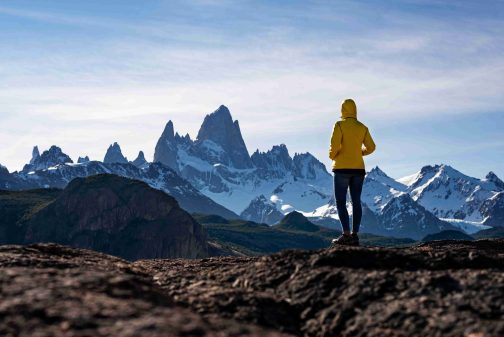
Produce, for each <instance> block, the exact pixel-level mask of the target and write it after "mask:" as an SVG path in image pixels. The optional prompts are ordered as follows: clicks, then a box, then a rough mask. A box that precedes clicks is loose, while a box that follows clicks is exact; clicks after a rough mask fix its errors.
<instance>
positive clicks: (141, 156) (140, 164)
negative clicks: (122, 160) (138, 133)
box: [132, 151, 147, 167]
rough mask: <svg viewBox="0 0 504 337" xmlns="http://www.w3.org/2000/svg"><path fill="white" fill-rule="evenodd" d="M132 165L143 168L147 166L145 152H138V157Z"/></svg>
mask: <svg viewBox="0 0 504 337" xmlns="http://www.w3.org/2000/svg"><path fill="white" fill-rule="evenodd" d="M132 164H133V165H135V166H136V167H143V166H144V165H145V164H147V160H145V155H144V153H143V151H140V152H138V156H137V157H136V159H135V160H133V162H132Z"/></svg>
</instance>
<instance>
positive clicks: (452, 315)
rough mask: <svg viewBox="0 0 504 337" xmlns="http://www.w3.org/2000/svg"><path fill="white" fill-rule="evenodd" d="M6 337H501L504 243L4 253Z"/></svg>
mask: <svg viewBox="0 0 504 337" xmlns="http://www.w3.org/2000/svg"><path fill="white" fill-rule="evenodd" d="M0 269H1V271H0V336H288V335H294V336H467V337H486V336H492V337H493V336H504V320H503V319H502V318H503V317H504V240H480V241H471V242H469V241H467V242H455V241H443V242H432V243H426V244H423V245H420V246H417V247H413V248H400V249H399V248H398V249H385V248H358V247H346V248H345V247H341V248H334V249H328V250H320V251H284V252H282V253H279V254H274V255H270V256H263V257H258V258H244V257H219V258H207V259H202V260H180V259H177V260H141V261H137V262H134V263H128V262H126V261H124V260H121V259H118V258H115V257H111V256H108V255H103V254H100V253H95V252H91V251H86V250H78V249H71V248H67V247H63V246H57V245H32V246H26V247H21V246H2V247H0Z"/></svg>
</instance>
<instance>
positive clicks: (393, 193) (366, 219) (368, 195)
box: [304, 167, 455, 239]
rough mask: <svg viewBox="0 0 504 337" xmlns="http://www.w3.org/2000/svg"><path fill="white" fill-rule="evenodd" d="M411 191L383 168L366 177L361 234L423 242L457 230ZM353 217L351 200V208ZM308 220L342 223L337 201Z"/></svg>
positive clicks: (330, 203)
mask: <svg viewBox="0 0 504 337" xmlns="http://www.w3.org/2000/svg"><path fill="white" fill-rule="evenodd" d="M406 190H407V187H406V186H405V185H403V184H402V183H400V182H398V181H396V180H394V179H393V178H391V177H389V176H388V175H387V174H386V173H385V172H383V171H382V170H381V169H380V168H379V167H375V168H373V169H372V170H371V171H370V172H368V173H367V174H366V178H365V179H364V187H363V190H362V197H361V200H362V204H363V206H362V207H363V216H362V224H361V231H363V232H366V233H373V234H378V235H385V236H393V237H409V238H413V239H421V238H423V237H424V236H425V235H427V234H432V233H437V232H439V231H441V230H445V229H455V227H453V226H452V225H450V224H449V223H447V222H444V221H441V220H439V219H438V218H437V217H436V216H434V215H433V214H432V213H431V212H429V211H428V210H426V209H425V208H424V207H422V206H421V205H419V204H418V203H417V202H416V201H414V200H413V199H412V198H411V197H410V195H409V194H408V193H407V191H406ZM347 209H348V212H349V214H352V208H351V203H350V200H349V201H348V204H347ZM304 215H305V216H308V217H309V218H313V219H314V221H315V222H317V223H321V221H322V219H324V218H332V219H335V220H339V217H338V211H337V209H336V203H335V200H334V198H332V199H331V201H330V202H329V203H328V204H326V205H323V206H321V207H319V208H317V209H316V210H315V211H313V212H311V213H305V214H304Z"/></svg>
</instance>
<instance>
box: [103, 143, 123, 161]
mask: <svg viewBox="0 0 504 337" xmlns="http://www.w3.org/2000/svg"><path fill="white" fill-rule="evenodd" d="M103 162H104V163H106V164H109V163H121V164H126V163H127V162H128V160H127V159H126V157H124V156H123V154H122V151H121V147H120V146H119V144H117V142H114V144H112V145H110V146H109V148H108V150H107V153H106V154H105V158H104V159H103Z"/></svg>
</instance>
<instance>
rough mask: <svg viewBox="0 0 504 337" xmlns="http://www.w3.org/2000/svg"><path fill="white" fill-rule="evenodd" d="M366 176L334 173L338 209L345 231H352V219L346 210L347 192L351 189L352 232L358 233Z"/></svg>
mask: <svg viewBox="0 0 504 337" xmlns="http://www.w3.org/2000/svg"><path fill="white" fill-rule="evenodd" d="M363 184H364V175H362V174H354V173H340V172H337V171H336V172H334V196H335V198H336V208H337V209H338V215H339V218H340V222H341V227H343V230H344V231H350V219H349V217H348V211H347V208H346V197H347V191H348V189H349V188H350V197H351V199H352V213H353V215H352V232H354V233H358V232H359V227H360V223H361V219H362V205H361V199H360V198H361V193H362V185H363Z"/></svg>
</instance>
